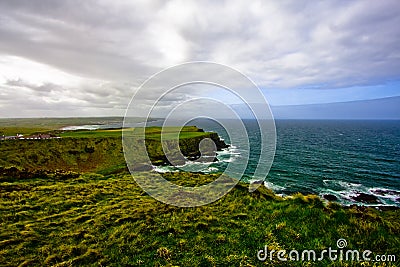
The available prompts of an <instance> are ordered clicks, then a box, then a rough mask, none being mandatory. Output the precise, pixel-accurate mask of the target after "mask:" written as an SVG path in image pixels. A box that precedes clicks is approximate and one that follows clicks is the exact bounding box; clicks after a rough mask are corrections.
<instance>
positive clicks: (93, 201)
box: [0, 173, 400, 266]
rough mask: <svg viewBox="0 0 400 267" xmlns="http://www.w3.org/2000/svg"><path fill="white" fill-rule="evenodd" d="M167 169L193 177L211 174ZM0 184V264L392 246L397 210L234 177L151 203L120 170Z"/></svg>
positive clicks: (205, 258)
mask: <svg viewBox="0 0 400 267" xmlns="http://www.w3.org/2000/svg"><path fill="white" fill-rule="evenodd" d="M138 175H140V174H138ZM168 179H169V180H171V181H174V182H175V183H177V184H181V185H186V186H194V185H199V184H204V183H207V182H209V181H212V180H213V179H215V176H211V175H200V174H185V173H181V174H174V175H169V177H168ZM0 193H1V194H0V265H1V266H18V265H20V266H51V265H52V266H78V265H89V266H287V263H280V262H278V261H273V262H271V261H266V262H260V261H258V260H257V257H256V253H257V251H258V250H260V249H262V248H263V247H264V246H265V245H266V246H268V248H269V249H275V250H278V249H286V250H291V249H297V250H302V249H315V250H317V251H319V250H322V249H325V248H327V247H328V246H331V247H333V248H334V247H336V240H337V239H339V238H345V239H346V240H347V242H348V244H349V245H348V248H351V249H358V250H364V249H369V250H372V251H373V252H374V253H381V254H396V255H399V250H400V249H399V248H400V241H399V240H400V239H399V234H400V224H399V214H400V213H399V211H389V212H379V211H376V210H373V209H360V208H356V207H354V208H351V209H344V208H342V207H340V206H338V205H330V206H324V204H323V203H322V202H321V200H320V199H319V198H318V197H315V196H303V195H300V194H299V195H296V196H294V197H293V198H289V199H283V198H281V197H278V196H275V195H274V194H273V193H272V192H271V191H269V190H268V189H266V188H260V189H259V190H257V191H256V192H253V193H249V192H248V190H247V185H245V184H242V183H240V184H239V185H237V186H236V187H235V188H234V189H233V190H232V191H231V192H230V193H228V194H227V195H226V196H225V197H223V198H222V199H220V200H219V201H217V202H215V203H212V204H210V205H207V206H202V207H197V208H177V207H173V206H169V205H166V204H163V203H160V202H158V201H156V200H154V199H153V198H152V197H150V196H148V195H147V194H145V193H144V192H143V191H142V190H141V189H140V188H139V187H138V186H137V184H136V183H135V181H134V180H133V179H132V177H131V176H130V175H129V174H119V175H109V176H103V175H100V174H83V175H81V176H80V177H77V178H71V179H66V180H65V179H64V180H57V179H55V180H49V179H40V178H37V179H28V180H23V181H14V182H3V183H0ZM291 264H292V263H291ZM303 264H306V266H313V265H317V266H328V265H330V266H358V265H357V264H355V263H353V265H352V264H351V263H349V262H342V263H340V262H336V263H335V262H330V261H324V262H316V263H312V262H309V263H298V264H297V266H304V265H303ZM293 266H294V263H293ZM365 266H373V265H372V264H366V265H365ZM376 266H378V265H376ZM382 266H384V265H382ZM386 266H389V265H386Z"/></svg>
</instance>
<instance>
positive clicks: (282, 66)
mask: <svg viewBox="0 0 400 267" xmlns="http://www.w3.org/2000/svg"><path fill="white" fill-rule="evenodd" d="M39 3H40V4H39ZM0 8H1V10H2V13H1V14H0V38H1V40H2V41H1V42H0V117H42V116H45V117H53V116H54V117H59V116H66V117H74V116H106V115H109V116H121V115H123V114H124V112H125V109H126V107H127V105H128V103H129V100H130V99H131V97H132V96H133V94H134V92H135V90H136V89H137V88H138V87H139V86H140V84H142V83H143V82H144V81H145V80H146V79H147V78H148V77H150V76H151V75H153V74H154V73H156V72H159V71H161V70H163V69H165V68H168V67H171V66H174V65H177V64H181V63H185V62H189V61H211V62H217V63H220V64H224V65H227V66H230V67H232V68H235V69H237V70H239V71H241V72H242V73H243V74H245V75H246V76H248V77H249V78H250V79H252V80H253V81H254V82H255V83H256V84H257V85H258V87H259V88H260V89H261V90H262V92H263V93H264V95H265V97H266V99H267V100H268V101H269V103H270V104H271V105H273V106H285V105H305V104H324V103H337V102H351V101H357V100H373V99H381V98H387V97H396V96H400V91H399V86H400V46H399V43H400V28H399V27H398V26H395V25H400V15H399V14H400V13H399V11H400V2H399V1H396V0H384V1H373V0H370V1H344V0H339V1H333V0H332V1H313V2H305V1H252V2H251V3H246V2H245V1H229V2H228V1H221V2H216V3H214V2H212V1H167V2H164V1H83V2H82V1H50V0H48V1H40V2H34V1H2V2H0ZM152 93H155V92H149V94H152ZM184 99H185V97H184V96H182V95H171V96H170V99H169V101H170V102H171V105H173V104H174V103H175V104H176V103H179V102H180V101H183V100H184Z"/></svg>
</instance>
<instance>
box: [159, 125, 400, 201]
mask: <svg viewBox="0 0 400 267" xmlns="http://www.w3.org/2000/svg"><path fill="white" fill-rule="evenodd" d="M227 123H235V122H233V121H231V122H227ZM190 124H191V125H196V126H198V127H200V128H203V129H204V130H205V131H215V132H217V133H218V134H219V135H220V136H221V137H222V138H223V139H224V140H225V142H226V143H228V144H231V147H230V148H228V149H226V150H224V151H221V152H218V156H217V158H218V162H215V163H212V164H201V163H191V162H188V163H187V164H186V165H185V166H184V169H185V170H191V171H202V172H205V173H218V172H221V171H224V170H225V168H226V166H227V165H228V164H231V163H233V162H234V161H240V160H245V158H243V157H244V155H246V151H243V150H242V147H245V145H244V143H243V142H242V141H241V140H232V142H231V140H229V136H228V134H227V133H226V131H224V129H223V128H222V127H221V125H220V124H218V123H215V122H212V121H210V120H204V119H201V120H199V119H198V120H195V121H192V122H191V123H190ZM244 124H245V126H246V129H247V133H248V138H249V143H250V148H251V151H250V158H249V162H248V164H247V168H246V170H245V172H244V175H238V176H237V177H235V178H238V179H242V180H243V181H247V182H249V181H251V180H260V179H264V177H253V175H254V170H255V168H256V166H257V164H258V159H259V154H260V141H259V140H260V132H259V128H258V124H257V122H256V121H254V120H244ZM275 124H276V133H277V144H276V153H275V159H274V161H273V164H272V167H271V170H270V171H269V173H268V175H267V176H266V178H265V183H264V184H265V186H266V187H269V188H271V189H272V190H273V191H274V192H275V193H277V194H280V195H284V196H285V195H290V194H293V193H296V192H301V193H303V194H317V195H319V196H321V197H323V198H325V199H328V200H334V201H337V202H340V203H342V204H344V205H351V204H359V205H369V206H387V205H390V206H398V207H400V121H368V120H364V121H356V120H342V121H336V120H325V121H320V120H277V121H276V122H275ZM260 164H262V162H261V163H260ZM156 170H157V171H159V172H165V171H179V168H176V167H168V166H165V167H156ZM231 175H232V174H231ZM232 176H235V175H234V174H233V175H232Z"/></svg>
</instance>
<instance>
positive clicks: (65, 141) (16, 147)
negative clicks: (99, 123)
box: [0, 126, 224, 174]
mask: <svg viewBox="0 0 400 267" xmlns="http://www.w3.org/2000/svg"><path fill="white" fill-rule="evenodd" d="M127 130H129V129H127ZM176 133H179V128H177V127H170V128H167V129H166V133H165V134H164V138H165V139H167V140H166V141H165V142H167V144H168V142H170V143H173V142H174V140H169V138H172V137H173V136H175V135H176ZM121 134H122V131H121V129H118V130H93V131H64V132H63V133H61V134H60V136H61V137H62V138H61V139H47V140H6V141H0V167H11V166H16V167H18V168H20V169H27V170H29V171H32V170H66V171H75V172H100V173H102V174H105V173H110V172H115V171H118V170H123V169H125V166H126V164H125V158H124V154H123V149H122V140H121ZM160 136H161V128H160V127H151V128H149V129H146V146H147V151H148V153H149V156H150V159H151V160H152V161H153V162H154V164H163V163H165V162H167V159H166V157H165V154H164V152H163V149H162V146H161V145H160V142H161V140H160ZM204 138H212V139H213V140H215V142H217V143H221V144H220V145H221V146H223V145H224V144H223V142H222V141H220V140H219V137H218V135H217V134H215V133H209V132H203V131H202V130H200V129H198V128H197V127H190V126H188V127H184V128H183V129H182V131H181V132H180V135H179V140H180V141H179V145H180V149H181V151H182V152H183V154H184V155H186V156H198V155H199V153H200V152H199V150H198V147H199V143H200V141H201V140H203V139H204ZM137 145H138V144H137V142H132V149H133V150H135V146H137ZM170 146H171V147H174V146H173V145H170Z"/></svg>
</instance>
